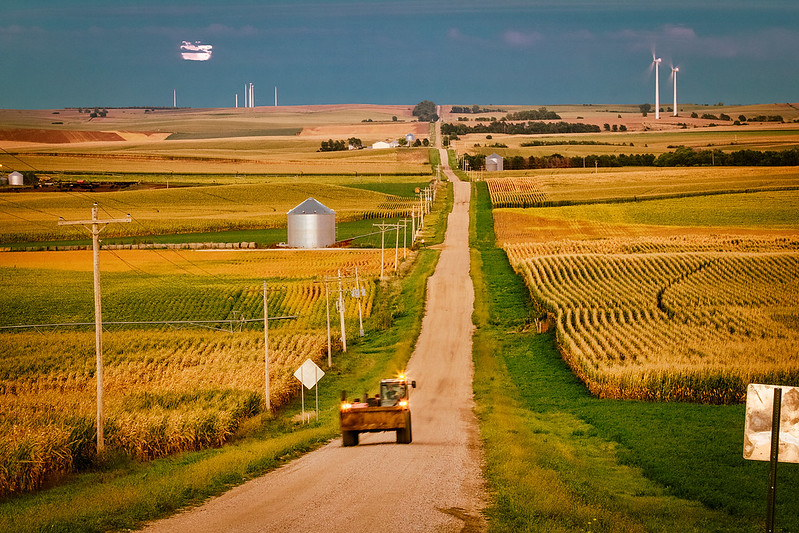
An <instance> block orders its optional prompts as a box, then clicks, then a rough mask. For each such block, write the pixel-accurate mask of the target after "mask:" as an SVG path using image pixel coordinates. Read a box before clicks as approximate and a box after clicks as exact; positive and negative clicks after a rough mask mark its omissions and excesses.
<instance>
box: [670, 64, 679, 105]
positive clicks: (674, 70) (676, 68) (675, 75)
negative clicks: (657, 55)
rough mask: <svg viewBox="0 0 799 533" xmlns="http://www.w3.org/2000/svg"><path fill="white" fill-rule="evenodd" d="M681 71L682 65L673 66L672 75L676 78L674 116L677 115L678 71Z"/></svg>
mask: <svg viewBox="0 0 799 533" xmlns="http://www.w3.org/2000/svg"><path fill="white" fill-rule="evenodd" d="M679 71H680V67H675V66H672V67H671V77H672V78H674V116H675V117H676V116H677V73H678V72H679Z"/></svg>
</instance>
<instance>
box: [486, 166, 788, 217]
mask: <svg viewBox="0 0 799 533" xmlns="http://www.w3.org/2000/svg"><path fill="white" fill-rule="evenodd" d="M499 174H502V176H503V177H498V175H499ZM486 176H489V177H488V178H487V179H486V182H487V183H488V188H489V193H490V194H491V202H492V205H493V206H494V207H539V206H546V205H553V204H555V205H559V204H568V203H593V202H603V201H604V202H609V201H623V200H646V199H653V198H663V197H681V196H691V195H699V194H711V193H713V194H719V193H729V192H734V191H742V192H743V191H747V192H751V191H758V190H761V191H762V190H781V189H795V188H799V169H797V168H796V167H690V168H657V169H652V168H649V169H643V168H640V167H621V168H615V169H607V168H605V169H600V171H598V172H595V171H594V170H593V169H590V170H583V169H563V170H558V171H554V172H553V171H552V170H550V169H547V170H527V171H513V172H502V173H496V172H492V173H486Z"/></svg>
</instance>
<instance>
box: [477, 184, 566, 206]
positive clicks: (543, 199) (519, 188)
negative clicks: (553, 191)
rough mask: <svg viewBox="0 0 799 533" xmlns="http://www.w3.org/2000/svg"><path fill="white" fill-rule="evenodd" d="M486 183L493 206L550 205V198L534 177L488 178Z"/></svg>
mask: <svg viewBox="0 0 799 533" xmlns="http://www.w3.org/2000/svg"><path fill="white" fill-rule="evenodd" d="M486 185H488V193H489V194H490V195H491V205H493V206H494V207H495V208H499V207H542V206H547V205H552V198H551V197H550V196H549V194H547V193H546V192H544V190H543V189H542V188H541V185H540V184H539V180H538V179H537V178H534V177H514V178H489V179H487V180H486Z"/></svg>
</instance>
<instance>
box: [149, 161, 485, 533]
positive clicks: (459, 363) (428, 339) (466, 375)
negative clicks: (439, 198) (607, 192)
mask: <svg viewBox="0 0 799 533" xmlns="http://www.w3.org/2000/svg"><path fill="white" fill-rule="evenodd" d="M442 152H443V151H442ZM446 160H447V159H446V154H445V153H443V154H442V161H446ZM444 170H445V173H446V174H447V176H448V178H449V179H450V180H452V181H454V188H455V189H454V190H455V204H454V208H453V211H452V213H451V214H450V215H449V220H448V228H447V234H446V238H445V241H444V244H443V245H442V246H441V249H442V251H441V258H440V260H439V263H438V266H437V267H436V271H435V273H434V274H433V276H431V277H430V279H429V281H428V292H427V302H426V312H425V317H424V319H423V323H422V332H421V335H420V337H419V340H418V343H417V347H416V350H415V352H414V353H413V355H412V356H411V360H410V363H409V364H408V368H407V370H406V373H407V375H408V377H409V378H410V379H414V380H416V383H417V388H416V390H414V391H413V393H412V396H411V407H412V413H413V443H412V444H396V443H395V434H394V433H393V432H388V433H373V434H368V433H367V434H362V435H361V441H360V442H361V444H359V445H358V446H355V447H348V448H344V447H342V445H341V439H340V438H338V439H335V440H334V441H332V442H331V443H329V444H328V445H326V446H324V447H323V448H321V449H319V450H317V451H315V452H313V453H309V454H307V455H305V456H303V457H302V458H300V459H298V460H296V461H293V462H292V463H289V464H288V465H286V466H284V467H281V468H279V469H278V470H275V471H274V472H271V473H269V474H267V475H265V476H263V477H261V478H258V479H255V480H253V481H250V482H248V483H246V484H244V485H241V486H239V487H237V488H234V489H232V490H230V491H229V492H227V493H225V494H224V495H222V496H219V497H217V498H214V499H212V500H210V501H208V502H207V503H206V504H205V505H203V506H201V507H198V508H196V509H192V510H189V511H187V512H184V513H181V514H178V515H176V516H175V517H173V518H169V519H166V520H162V521H158V522H154V523H152V524H150V525H149V527H147V528H146V531H149V532H167V531H168V532H192V533H196V532H214V533H216V532H219V531H237V532H256V531H280V532H294V531H302V532H305V531H307V532H325V533H327V532H345V531H346V532H374V531H386V530H393V531H403V532H410V531H424V532H429V531H435V532H450V531H467V532H475V531H483V530H485V521H484V520H483V518H482V515H481V510H482V509H483V507H484V505H485V501H486V495H485V492H484V486H483V479H482V474H481V457H482V455H481V447H480V442H479V436H478V432H477V421H476V419H475V417H474V414H473V411H472V407H473V401H472V358H471V352H472V331H473V325H472V318H471V314H472V309H473V303H474V291H473V286H472V281H471V278H470V277H469V241H468V238H469V198H470V185H469V184H468V183H461V182H459V181H457V177H456V176H455V175H454V174H452V173H451V171H449V169H444Z"/></svg>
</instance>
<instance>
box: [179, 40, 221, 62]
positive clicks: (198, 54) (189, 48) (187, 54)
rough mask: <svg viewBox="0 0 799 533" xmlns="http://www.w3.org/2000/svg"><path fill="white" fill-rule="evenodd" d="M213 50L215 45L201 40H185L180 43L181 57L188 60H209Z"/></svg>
mask: <svg viewBox="0 0 799 533" xmlns="http://www.w3.org/2000/svg"><path fill="white" fill-rule="evenodd" d="M213 52H214V47H213V45H210V44H202V43H201V42H200V41H194V43H191V42H189V41H183V43H182V44H181V45H180V57H182V58H183V59H184V60H186V61H208V60H209V59H211V55H212V54H213Z"/></svg>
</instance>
